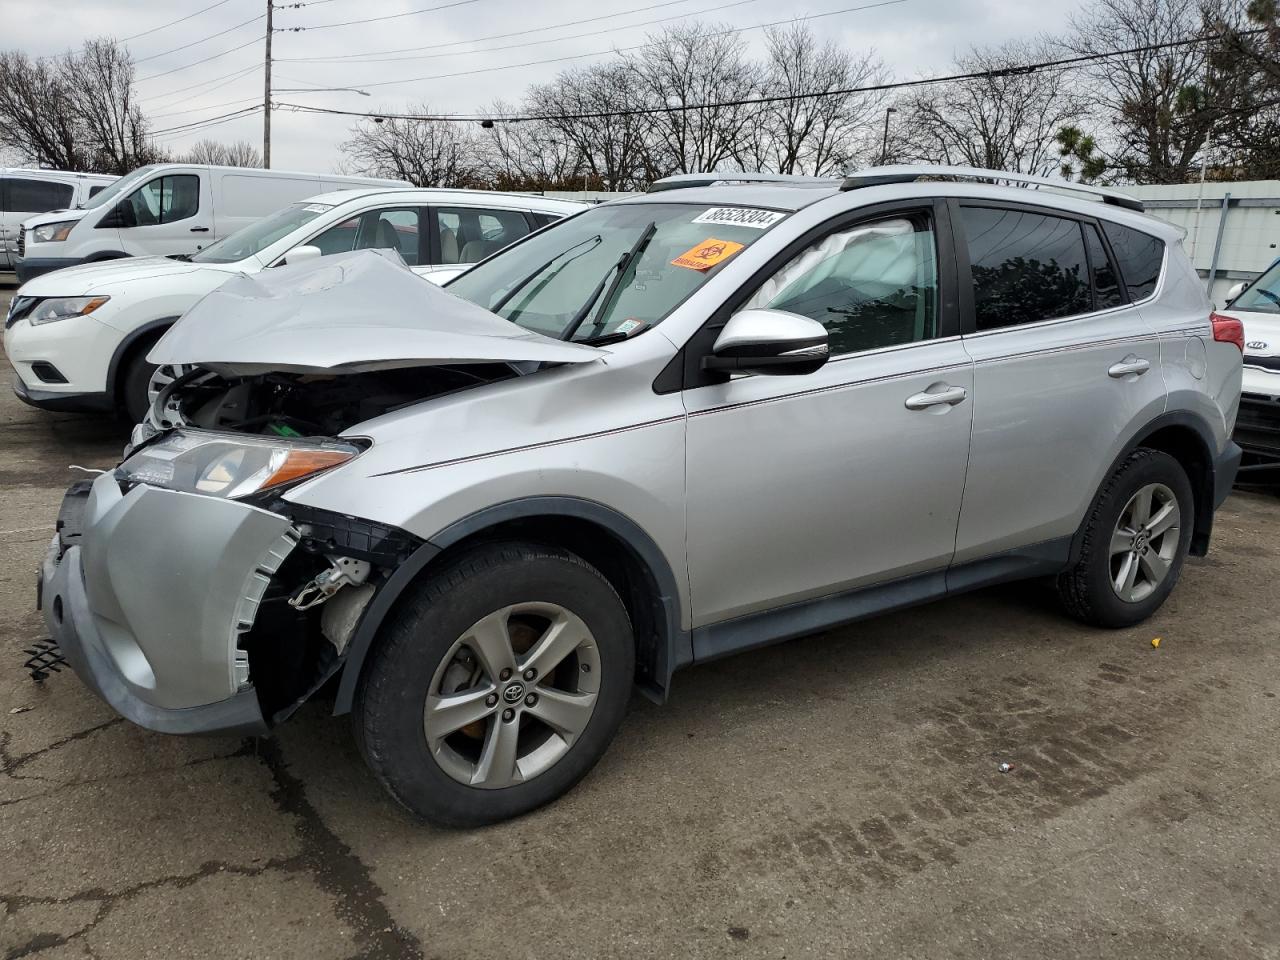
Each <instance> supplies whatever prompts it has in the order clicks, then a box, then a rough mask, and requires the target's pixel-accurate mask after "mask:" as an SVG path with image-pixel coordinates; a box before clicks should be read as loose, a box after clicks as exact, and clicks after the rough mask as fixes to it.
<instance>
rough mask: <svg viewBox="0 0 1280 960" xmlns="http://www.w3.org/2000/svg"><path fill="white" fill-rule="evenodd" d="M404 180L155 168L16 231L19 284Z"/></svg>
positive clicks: (215, 236) (191, 242)
mask: <svg viewBox="0 0 1280 960" xmlns="http://www.w3.org/2000/svg"><path fill="white" fill-rule="evenodd" d="M408 186H410V184H408V183H405V182H404V181H403V180H379V179H376V178H373V177H340V176H336V175H332V174H319V173H287V172H284V171H280V170H259V169H256V168H253V167H210V166H206V165H203V164H191V163H160V164H154V165H152V166H147V167H139V168H138V169H137V170H134V171H133V172H132V173H130V174H128V175H126V176H123V177H121V178H120V179H119V180H117V181H116V182H115V183H113V184H111V186H109V187H107V189H105V190H103V191H102V192H101V193H99V194H98V195H97V196H95V197H92V198H90V199H87V200H86V201H85V202H84V204H83V207H84V209H81V210H68V211H66V212H61V213H47V214H44V215H42V216H39V217H31V218H29V219H27V220H25V222H24V223H23V224H22V232H21V235H20V236H19V237H18V249H17V256H16V258H15V259H14V268H15V270H16V272H17V274H18V280H19V282H21V283H26V282H27V281H28V280H30V279H31V278H32V277H36V276H39V275H40V274H42V273H48V272H49V271H50V270H58V269H61V268H62V267H73V266H75V265H76V264H80V263H94V262H97V261H100V260H118V259H120V258H121V257H137V256H155V255H159V256H166V257H170V256H174V255H184V256H190V255H191V254H193V253H196V252H198V251H199V250H201V249H203V248H204V247H207V246H208V245H209V244H211V243H213V242H214V241H215V240H220V239H222V238H223V237H225V236H228V235H229V234H232V233H235V232H236V231H237V230H239V229H240V228H241V227H244V226H248V225H249V224H251V223H253V222H254V221H256V220H260V219H261V218H263V217H265V216H266V215H267V214H269V213H272V212H273V211H275V210H278V209H280V208H281V207H283V206H285V205H286V204H289V203H292V202H294V201H295V200H302V199H304V198H306V197H313V196H315V195H316V194H318V193H331V192H333V191H335V190H352V189H356V188H362V187H408Z"/></svg>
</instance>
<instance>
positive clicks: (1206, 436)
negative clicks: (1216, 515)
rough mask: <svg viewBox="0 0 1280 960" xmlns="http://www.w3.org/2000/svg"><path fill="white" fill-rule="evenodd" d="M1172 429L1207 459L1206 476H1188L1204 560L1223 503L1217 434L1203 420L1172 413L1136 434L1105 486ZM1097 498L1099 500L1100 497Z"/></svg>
mask: <svg viewBox="0 0 1280 960" xmlns="http://www.w3.org/2000/svg"><path fill="white" fill-rule="evenodd" d="M1170 427H1175V428H1180V429H1182V430H1185V431H1188V432H1189V433H1190V434H1191V435H1192V436H1194V437H1195V438H1196V440H1197V442H1198V444H1199V447H1200V452H1201V453H1202V454H1203V457H1204V471H1203V475H1202V476H1201V477H1199V478H1197V477H1193V476H1188V479H1189V480H1190V481H1191V484H1192V489H1193V490H1194V492H1195V494H1196V502H1195V505H1194V506H1195V525H1194V528H1193V532H1192V538H1191V553H1192V554H1193V555H1194V556H1203V555H1204V554H1205V552H1206V551H1207V550H1208V548H1209V538H1210V535H1211V534H1212V532H1213V512H1214V508H1215V506H1216V503H1217V502H1220V500H1219V498H1217V497H1216V490H1217V486H1218V484H1219V482H1220V478H1219V477H1218V476H1217V464H1218V461H1219V459H1220V453H1219V452H1218V451H1216V450H1215V449H1214V447H1215V442H1214V435H1213V430H1212V429H1211V428H1210V426H1209V424H1208V423H1206V422H1205V420H1204V418H1203V417H1200V416H1198V415H1197V414H1194V413H1190V412H1188V411H1185V410H1171V411H1167V412H1165V413H1162V414H1160V415H1159V416H1157V417H1155V418H1153V419H1152V420H1150V421H1148V422H1147V423H1146V424H1144V425H1143V426H1142V427H1140V428H1139V429H1138V430H1137V431H1135V432H1134V435H1133V436H1132V437H1131V438H1130V439H1129V441H1128V442H1127V443H1126V444H1125V445H1124V447H1123V448H1121V450H1120V453H1119V455H1118V456H1117V457H1116V458H1115V460H1114V461H1112V463H1111V466H1110V467H1109V468H1108V469H1107V471H1106V473H1104V474H1103V475H1102V483H1103V484H1105V483H1106V479H1107V477H1110V476H1111V475H1112V474H1113V473H1115V472H1116V470H1118V469H1119V468H1120V465H1121V464H1122V463H1124V461H1125V460H1126V459H1128V457H1129V455H1130V454H1132V453H1133V452H1134V451H1135V450H1137V449H1138V448H1139V447H1143V446H1146V443H1147V441H1148V440H1150V439H1151V438H1152V437H1153V436H1155V435H1156V434H1157V433H1159V432H1160V431H1161V430H1166V429H1168V428H1170ZM1228 447H1230V444H1228ZM1227 485H1228V487H1229V486H1230V481H1228V484H1227ZM1094 497H1095V500H1096V497H1097V494H1096V493H1095V494H1094ZM1095 500H1091V501H1090V507H1092V504H1093V503H1094V502H1095ZM1091 512H1092V511H1091V509H1089V510H1086V511H1085V516H1084V520H1082V521H1081V523H1080V527H1079V529H1077V530H1076V533H1075V536H1074V537H1073V538H1072V544H1071V561H1070V562H1071V563H1072V564H1074V563H1075V562H1076V561H1077V560H1078V559H1079V558H1080V551H1081V549H1082V548H1083V546H1084V533H1085V524H1086V523H1087V522H1088V518H1089V516H1090V514H1091Z"/></svg>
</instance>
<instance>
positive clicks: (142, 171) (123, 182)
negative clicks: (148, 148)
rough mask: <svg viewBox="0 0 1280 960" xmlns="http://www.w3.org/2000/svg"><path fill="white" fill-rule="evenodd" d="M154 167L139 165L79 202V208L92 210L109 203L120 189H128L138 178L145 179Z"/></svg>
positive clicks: (117, 194)
mask: <svg viewBox="0 0 1280 960" xmlns="http://www.w3.org/2000/svg"><path fill="white" fill-rule="evenodd" d="M154 169H155V166H147V167H139V168H138V169H137V170H135V171H133V173H128V174H125V175H124V176H123V177H121V178H120V179H119V180H117V181H116V182H115V183H112V184H110V185H108V186H107V187H106V188H105V189H103V190H99V191H98V192H97V193H95V194H94V195H93V196H92V197H90V198H89V199H88V200H86V201H85V202H84V203H82V204H80V209H81V210H92V209H93V208H94V207H100V206H102V205H103V204H104V203H110V202H111V201H112V200H114V199H115V198H116V197H118V196H120V194H121V192H122V191H124V190H128V189H130V188H131V187H132V186H133V185H134V184H135V183H137V182H138V181H139V180H143V179H146V177H147V176H148V175H149V174H150V173H151V171H152V170H154Z"/></svg>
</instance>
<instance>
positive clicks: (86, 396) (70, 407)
mask: <svg viewBox="0 0 1280 960" xmlns="http://www.w3.org/2000/svg"><path fill="white" fill-rule="evenodd" d="M13 392H14V395H15V396H17V398H18V399H19V400H21V401H22V402H23V403H25V404H27V405H29V406H32V407H39V408H40V409H42V410H52V411H55V412H63V413H104V412H108V411H110V410H111V408H112V403H111V397H110V396H109V395H107V394H106V393H54V392H53V391H52V390H38V389H32V388H31V387H28V386H27V385H26V384H25V383H23V381H22V377H21V376H20V375H17V374H15V375H14V378H13Z"/></svg>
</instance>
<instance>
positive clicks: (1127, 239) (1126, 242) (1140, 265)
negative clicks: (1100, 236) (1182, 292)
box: [1102, 221, 1164, 301]
mask: <svg viewBox="0 0 1280 960" xmlns="http://www.w3.org/2000/svg"><path fill="white" fill-rule="evenodd" d="M1102 229H1103V231H1104V232H1105V233H1106V235H1107V240H1108V241H1110V243H1111V250H1112V252H1113V253H1115V255H1116V262H1117V263H1118V264H1119V266H1120V275H1121V277H1122V278H1123V280H1124V285H1125V287H1126V288H1127V289H1128V291H1129V299H1131V300H1135V301H1136V300H1142V299H1144V298H1146V297H1149V296H1151V294H1152V293H1154V292H1155V289H1156V284H1157V283H1159V281H1160V267H1161V265H1162V264H1163V263H1164V242H1163V241H1162V240H1158V239H1156V238H1155V237H1153V236H1151V235H1150V234H1148V233H1143V232H1142V231H1141V230H1134V229H1132V228H1131V227H1122V226H1120V224H1118V223H1107V222H1106V221H1103V224H1102Z"/></svg>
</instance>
